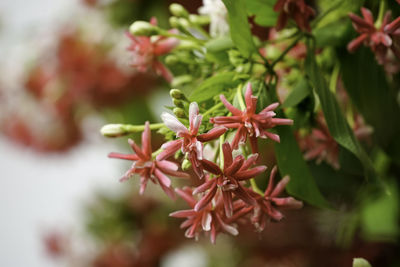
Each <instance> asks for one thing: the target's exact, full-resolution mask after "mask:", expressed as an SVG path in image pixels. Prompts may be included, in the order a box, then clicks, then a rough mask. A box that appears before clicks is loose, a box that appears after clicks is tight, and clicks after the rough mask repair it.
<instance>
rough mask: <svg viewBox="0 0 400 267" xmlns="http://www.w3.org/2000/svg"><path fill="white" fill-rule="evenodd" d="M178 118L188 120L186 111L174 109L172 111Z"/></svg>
mask: <svg viewBox="0 0 400 267" xmlns="http://www.w3.org/2000/svg"><path fill="white" fill-rule="evenodd" d="M172 112H174V114H175V116H176V117H177V118H186V114H185V111H184V110H183V109H181V108H174V109H173V110H172Z"/></svg>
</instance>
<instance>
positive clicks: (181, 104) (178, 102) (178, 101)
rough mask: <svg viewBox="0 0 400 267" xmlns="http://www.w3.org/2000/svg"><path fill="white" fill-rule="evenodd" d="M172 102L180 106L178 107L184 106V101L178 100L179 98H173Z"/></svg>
mask: <svg viewBox="0 0 400 267" xmlns="http://www.w3.org/2000/svg"><path fill="white" fill-rule="evenodd" d="M172 102H173V103H174V105H175V106H176V107H178V108H183V107H184V106H183V102H182V100H178V99H175V98H174V99H173V100H172Z"/></svg>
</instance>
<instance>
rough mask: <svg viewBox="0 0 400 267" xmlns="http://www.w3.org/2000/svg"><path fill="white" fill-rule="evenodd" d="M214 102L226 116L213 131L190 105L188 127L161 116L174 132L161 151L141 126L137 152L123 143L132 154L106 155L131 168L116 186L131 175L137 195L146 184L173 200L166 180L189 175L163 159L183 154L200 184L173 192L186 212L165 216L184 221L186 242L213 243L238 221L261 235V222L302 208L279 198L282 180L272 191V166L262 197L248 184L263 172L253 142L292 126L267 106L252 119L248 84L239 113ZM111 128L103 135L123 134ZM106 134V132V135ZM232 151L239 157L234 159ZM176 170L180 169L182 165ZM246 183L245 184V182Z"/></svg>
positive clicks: (289, 199) (273, 136)
mask: <svg viewBox="0 0 400 267" xmlns="http://www.w3.org/2000/svg"><path fill="white" fill-rule="evenodd" d="M181 94H182V93H181V92H180V91H179V90H171V95H173V96H175V97H177V98H182V97H183V96H182V95H181ZM220 99H221V101H222V103H223V104H224V105H225V107H226V110H225V111H224V113H225V114H226V113H229V112H230V113H231V114H232V115H231V116H218V117H213V118H210V122H211V123H212V124H214V127H213V128H211V129H209V130H208V131H205V127H201V126H202V120H203V116H202V115H201V114H200V112H199V106H198V104H197V103H196V102H192V103H190V105H189V112H188V125H189V126H188V127H187V126H186V125H185V124H184V123H182V122H184V120H182V119H181V120H182V121H180V120H179V119H178V118H177V117H175V116H173V115H172V114H170V113H166V112H165V113H163V114H162V115H161V118H162V120H163V122H164V123H163V124H161V125H162V127H165V126H166V127H167V128H169V129H170V130H171V131H173V132H174V133H176V138H174V140H171V141H168V142H166V143H165V144H163V145H162V146H161V149H159V150H157V151H156V152H154V153H153V152H152V149H151V141H150V140H151V132H150V131H151V129H150V128H151V126H150V124H149V123H148V122H146V124H145V126H144V128H143V129H144V131H143V133H142V147H141V148H140V147H139V146H138V145H136V143H135V142H134V141H132V140H131V139H129V144H130V146H131V147H132V149H133V151H134V153H133V154H120V153H110V154H109V157H112V158H120V159H125V160H130V161H133V164H132V167H131V168H130V169H129V170H128V171H127V172H126V173H125V174H124V175H123V177H122V178H121V181H124V180H127V179H128V178H129V177H131V176H133V175H134V174H137V175H139V176H140V183H141V186H140V194H143V192H144V190H145V188H146V185H147V182H148V181H149V180H151V181H152V182H153V183H155V184H158V185H160V187H161V188H162V190H164V192H165V193H166V194H167V195H168V196H169V197H171V198H173V199H174V198H175V194H174V190H173V188H172V183H171V180H170V179H169V177H168V176H173V177H180V178H190V175H189V172H187V171H183V170H182V171H180V170H179V165H178V164H177V163H175V162H174V161H171V160H169V158H171V157H173V155H175V154H176V153H177V152H178V151H180V152H181V153H182V154H183V155H184V159H183V161H182V162H183V163H182V165H184V162H185V161H189V162H190V164H191V166H192V169H193V172H194V173H195V177H197V178H196V180H197V184H199V183H200V185H198V186H197V187H194V188H191V187H187V186H186V187H183V188H182V189H180V188H177V189H175V192H176V193H177V194H178V195H179V196H180V197H181V198H182V199H184V200H185V201H186V202H187V203H188V205H189V206H190V209H189V210H181V211H176V212H173V213H171V214H170V215H171V216H172V217H178V218H186V220H185V221H184V222H183V223H182V225H181V226H182V228H187V230H186V234H185V236H186V237H188V238H197V237H198V236H199V234H200V233H201V232H206V233H208V234H209V235H210V239H211V242H213V243H214V242H215V240H216V236H217V234H218V233H220V232H225V233H229V234H231V235H237V234H238V230H237V225H236V222H237V221H238V220H239V219H242V218H243V217H246V218H248V219H249V221H250V222H251V223H253V225H254V226H255V227H256V230H258V231H261V230H263V229H264V227H265V223H266V221H267V219H270V220H272V221H279V220H281V219H282V218H283V215H282V213H281V212H280V210H279V209H280V208H283V209H285V208H301V207H302V202H301V201H297V200H295V199H294V198H292V197H283V198H281V197H279V195H281V193H282V192H283V191H284V188H285V186H286V184H287V183H288V182H289V177H284V178H283V179H282V180H281V181H280V182H279V183H278V184H277V185H276V186H274V177H275V175H276V172H277V168H276V167H275V168H273V170H272V171H271V175H270V180H269V185H268V188H267V189H266V191H265V192H264V193H263V192H262V191H261V190H260V189H258V187H257V185H256V184H255V181H254V180H253V179H254V178H255V177H256V176H258V175H259V174H261V173H263V172H265V170H266V169H267V166H264V165H257V160H258V158H259V155H258V153H257V151H258V148H257V138H270V139H272V140H274V141H277V142H279V141H280V140H279V136H278V135H276V134H273V133H271V132H269V131H267V130H269V129H271V128H273V127H275V126H276V125H290V124H292V123H293V121H291V120H289V119H279V118H274V117H275V112H274V109H276V108H277V106H278V104H277V103H274V104H271V105H269V106H267V107H266V108H265V109H264V110H262V111H261V112H260V113H258V114H257V113H256V112H255V111H256V104H257V97H256V96H254V95H253V92H252V88H251V83H248V86H247V90H246V93H245V103H246V105H247V106H246V107H245V109H244V110H240V109H238V108H236V107H234V106H233V105H232V104H230V103H229V102H228V101H227V100H226V98H225V96H223V95H220ZM153 125H156V124H153ZM117 126H118V127H117ZM117 126H115V125H112V126H105V127H103V129H102V133H103V135H106V136H107V135H108V136H118V133H116V131H118V129H122V131H123V133H124V134H125V133H126V130H127V129H129V127H128V128H127V127H125V126H121V125H117ZM160 127H161V126H160ZM153 128H154V127H153ZM229 130H231V131H232V130H233V131H236V133H235V136H234V138H233V140H232V142H231V143H229V142H223V140H224V137H225V135H226V134H228V131H229ZM109 131H112V134H111V135H110V134H109ZM201 131H202V132H203V133H201ZM217 140H219V145H218V142H217ZM247 140H249V141H250V143H251V146H252V149H253V154H251V155H248V156H247V157H246V156H245V155H244V154H243V153H244V151H245V150H244V149H241V150H240V149H239V144H242V145H244V144H245V143H246V142H247ZM207 142H214V147H215V156H218V155H219V161H218V160H217V158H218V157H215V156H214V157H213V160H211V159H207V158H206V157H205V153H204V144H205V143H207ZM234 150H238V152H239V153H240V152H242V154H239V155H237V156H235V153H234ZM182 169H185V170H186V168H185V167H183V166H182ZM193 178H194V177H193ZM249 181H251V183H248V182H249Z"/></svg>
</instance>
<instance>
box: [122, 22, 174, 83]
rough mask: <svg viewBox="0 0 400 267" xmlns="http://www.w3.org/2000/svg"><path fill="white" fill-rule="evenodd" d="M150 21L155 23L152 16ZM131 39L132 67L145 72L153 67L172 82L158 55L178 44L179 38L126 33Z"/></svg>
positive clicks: (129, 48)
mask: <svg viewBox="0 0 400 267" xmlns="http://www.w3.org/2000/svg"><path fill="white" fill-rule="evenodd" d="M150 23H151V24H152V25H156V24H157V21H156V19H155V18H152V19H151V21H150ZM127 36H128V37H129V38H130V39H131V41H132V42H131V44H130V46H129V47H128V50H129V51H131V52H132V67H134V68H136V69H137V70H138V71H139V72H146V71H147V70H148V69H149V68H151V69H153V70H154V71H155V72H156V73H157V74H158V75H161V76H163V77H164V78H165V80H167V82H169V83H171V82H172V78H173V77H172V74H171V72H170V71H169V70H168V69H167V67H165V66H164V64H163V63H161V61H160V60H159V57H160V56H162V55H165V54H168V53H169V52H171V50H172V49H174V48H175V47H176V46H177V45H178V44H179V40H178V39H176V38H166V37H164V36H159V37H156V38H155V39H154V38H152V37H151V36H135V35H133V34H131V33H127Z"/></svg>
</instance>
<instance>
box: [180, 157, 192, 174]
mask: <svg viewBox="0 0 400 267" xmlns="http://www.w3.org/2000/svg"><path fill="white" fill-rule="evenodd" d="M190 167H192V164H191V163H190V161H189V160H188V159H184V160H183V161H182V165H181V168H182V170H183V171H187V170H189V169H190Z"/></svg>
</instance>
